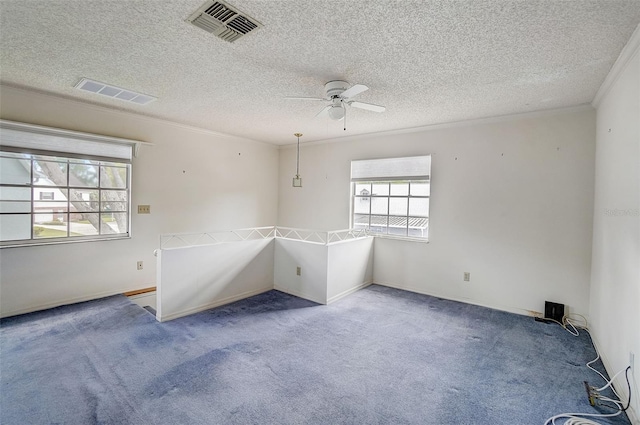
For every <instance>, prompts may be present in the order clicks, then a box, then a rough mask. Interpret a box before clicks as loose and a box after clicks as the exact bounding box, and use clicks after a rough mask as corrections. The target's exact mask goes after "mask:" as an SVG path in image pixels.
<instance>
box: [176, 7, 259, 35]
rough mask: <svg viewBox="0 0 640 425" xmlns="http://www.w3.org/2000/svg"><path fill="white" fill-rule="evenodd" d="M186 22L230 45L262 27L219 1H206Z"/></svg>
mask: <svg viewBox="0 0 640 425" xmlns="http://www.w3.org/2000/svg"><path fill="white" fill-rule="evenodd" d="M187 21H188V22H191V23H192V24H193V25H195V26H196V27H198V28H202V29H203V30H205V31H207V32H209V33H211V34H213V35H215V36H217V37H219V38H221V39H223V40H225V41H228V42H230V43H233V42H234V41H236V40H237V39H239V38H240V37H243V36H245V35H247V34H249V33H250V32H251V31H254V30H257V29H258V28H261V27H262V24H261V23H260V22H258V21H256V20H255V19H253V18H250V17H249V16H247V15H246V14H244V13H242V12H240V11H239V10H238V9H236V8H234V7H233V6H230V5H228V4H227V3H225V2H223V1H219V0H209V1H207V2H206V3H205V4H203V5H202V6H200V8H199V9H198V10H196V11H195V12H194V13H193V14H192V15H191V16H189V19H187Z"/></svg>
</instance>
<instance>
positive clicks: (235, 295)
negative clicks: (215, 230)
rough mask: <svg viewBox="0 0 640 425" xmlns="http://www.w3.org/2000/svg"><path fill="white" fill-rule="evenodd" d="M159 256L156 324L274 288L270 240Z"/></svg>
mask: <svg viewBox="0 0 640 425" xmlns="http://www.w3.org/2000/svg"><path fill="white" fill-rule="evenodd" d="M158 256H159V260H158V287H157V296H158V303H157V315H156V317H157V318H158V320H160V321H166V320H171V319H175V318H178V317H182V316H186V315H188V314H193V313H196V312H199V311H203V310H206V309H209V308H213V307H216V306H218V305H222V304H228V303H230V302H233V301H236V300H239V299H242V298H247V297H250V296H253V295H256V294H259V293H261V292H265V291H269V290H271V289H273V274H274V270H273V264H274V262H273V258H274V240H273V239H259V240H248V241H241V242H229V243H222V244H217V245H206V246H192V247H188V248H171V249H163V250H160V251H159V253H158Z"/></svg>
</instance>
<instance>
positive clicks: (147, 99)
mask: <svg viewBox="0 0 640 425" xmlns="http://www.w3.org/2000/svg"><path fill="white" fill-rule="evenodd" d="M74 87H75V88H77V89H79V90H84V91H88V92H91V93H95V94H101V95H102V96H107V97H111V98H113V99H119V100H124V101H125V102H131V103H137V104H138V105H147V104H149V103H151V102H153V101H154V100H157V99H158V98H157V97H153V96H149V95H147V94H142V93H137V92H134V91H133V90H128V89H123V88H122V87H117V86H114V85H111V84H106V83H101V82H100V81H95V80H90V79H88V78H83V79H81V80H80V81H79V82H78V84H76V85H75V86H74Z"/></svg>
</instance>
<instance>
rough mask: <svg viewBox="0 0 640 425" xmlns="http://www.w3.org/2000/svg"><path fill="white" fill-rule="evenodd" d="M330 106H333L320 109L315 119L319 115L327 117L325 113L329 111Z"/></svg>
mask: <svg viewBox="0 0 640 425" xmlns="http://www.w3.org/2000/svg"><path fill="white" fill-rule="evenodd" d="M331 106H333V105H329V106H325V107H324V108H322V110H321V111H320V112H318V113H317V114H316V116H315V117H319V116H321V115H327V112H328V111H329V109H331ZM315 117H314V118H315Z"/></svg>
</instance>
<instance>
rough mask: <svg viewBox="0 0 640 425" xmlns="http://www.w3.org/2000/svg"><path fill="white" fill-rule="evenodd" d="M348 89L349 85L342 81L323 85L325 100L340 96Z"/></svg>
mask: <svg viewBox="0 0 640 425" xmlns="http://www.w3.org/2000/svg"><path fill="white" fill-rule="evenodd" d="M348 88H349V83H347V82H346V81H342V80H334V81H329V82H328V83H327V84H325V85H324V90H325V92H326V93H327V98H329V99H333V98H334V97H337V96H340V94H342V92H344V91H345V90H346V89H348Z"/></svg>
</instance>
